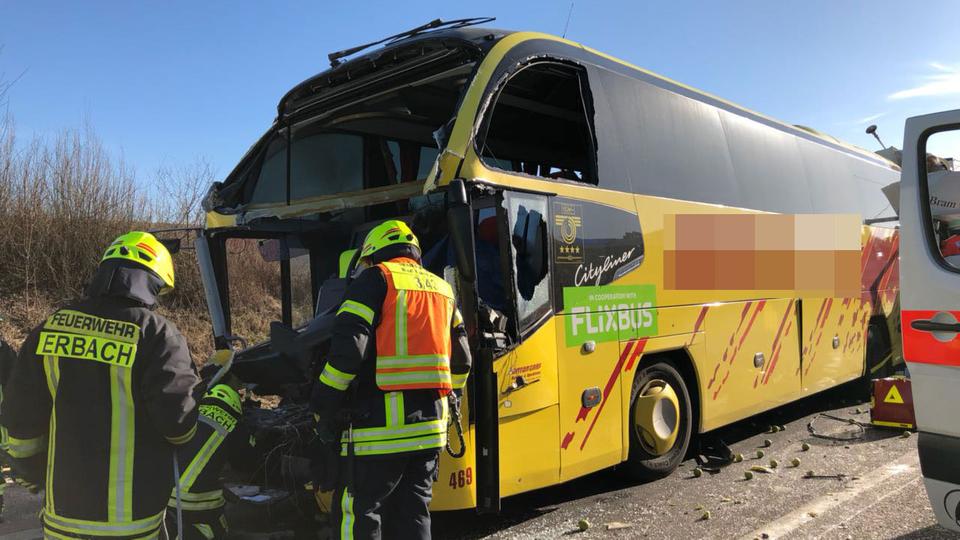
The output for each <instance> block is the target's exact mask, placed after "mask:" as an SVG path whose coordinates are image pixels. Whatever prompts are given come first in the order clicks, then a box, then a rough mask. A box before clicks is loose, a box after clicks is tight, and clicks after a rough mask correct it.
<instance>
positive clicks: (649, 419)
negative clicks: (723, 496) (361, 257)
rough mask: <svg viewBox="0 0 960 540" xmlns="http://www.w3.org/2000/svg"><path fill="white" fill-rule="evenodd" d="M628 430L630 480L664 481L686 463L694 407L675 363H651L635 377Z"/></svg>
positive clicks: (627, 464)
mask: <svg viewBox="0 0 960 540" xmlns="http://www.w3.org/2000/svg"><path fill="white" fill-rule="evenodd" d="M627 429H629V431H630V453H629V456H628V458H627V462H626V467H625V468H626V471H627V473H628V474H629V476H630V477H632V478H634V479H636V480H655V479H658V478H663V477H666V476H669V475H670V473H672V472H673V471H674V470H675V469H676V468H677V466H678V465H680V462H681V461H683V458H684V456H685V455H686V453H687V448H688V447H689V446H690V437H691V433H692V430H693V406H692V401H691V399H690V392H689V391H688V390H687V385H686V383H685V382H684V380H683V376H681V375H680V372H679V371H677V369H676V368H675V367H674V365H673V364H672V363H671V362H669V361H659V362H656V363H653V364H650V365H648V366H646V367H644V368H643V369H641V370H640V371H639V372H638V373H637V375H636V377H634V380H633V388H632V391H631V392H630V409H629V416H628V418H627ZM668 434H669V435H668ZM671 435H672V436H671Z"/></svg>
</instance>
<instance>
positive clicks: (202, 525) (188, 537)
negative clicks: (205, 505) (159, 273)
mask: <svg viewBox="0 0 960 540" xmlns="http://www.w3.org/2000/svg"><path fill="white" fill-rule="evenodd" d="M182 514H183V538H182V539H178V538H177V510H176V509H175V508H167V515H166V516H165V518H164V521H165V526H166V529H167V538H171V539H173V540H221V539H223V538H226V537H227V532H228V528H227V518H226V516H224V515H223V513H222V512H212V511H207V512H188V511H184V512H182Z"/></svg>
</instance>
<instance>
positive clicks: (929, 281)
mask: <svg viewBox="0 0 960 540" xmlns="http://www.w3.org/2000/svg"><path fill="white" fill-rule="evenodd" d="M953 158H960V110H954V111H947V112H941V113H936V114H930V115H926V116H918V117H914V118H910V119H908V120H907V122H906V127H905V130H904V136H903V172H902V178H901V185H900V223H901V226H902V228H903V230H902V231H901V237H900V238H901V257H900V268H901V270H900V294H901V305H902V324H903V326H902V328H903V348H904V358H905V359H906V361H907V369H908V370H909V375H910V379H911V381H912V384H913V403H914V408H915V410H916V417H917V428H918V430H919V432H920V436H919V438H918V439H919V440H918V446H919V454H920V467H921V469H922V471H923V477H924V484H925V485H926V488H927V494H928V495H929V497H930V505H931V506H932V507H933V511H934V513H936V515H937V520H938V521H939V522H940V524H941V525H943V526H944V527H947V528H949V529H953V530H955V531H960V467H957V465H956V464H957V457H958V456H960V415H958V414H957V411H958V410H960V392H958V389H960V167H958V162H957V161H956V159H953Z"/></svg>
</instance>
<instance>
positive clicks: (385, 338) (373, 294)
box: [312, 257, 471, 456]
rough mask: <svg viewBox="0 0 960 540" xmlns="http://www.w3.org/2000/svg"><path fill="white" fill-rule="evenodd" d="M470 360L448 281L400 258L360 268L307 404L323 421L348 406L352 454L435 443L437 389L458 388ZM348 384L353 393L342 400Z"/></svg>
mask: <svg viewBox="0 0 960 540" xmlns="http://www.w3.org/2000/svg"><path fill="white" fill-rule="evenodd" d="M470 363H471V359H470V349H469V345H468V343H467V336H466V331H465V329H464V327H463V320H462V318H461V317H460V314H459V311H458V310H457V309H456V305H455V301H454V295H453V291H452V288H451V287H450V285H449V284H447V283H446V282H445V281H444V280H443V279H442V278H440V277H438V276H436V275H434V274H432V273H430V272H428V271H427V270H425V269H424V268H422V267H421V266H420V265H419V264H418V263H417V262H416V261H414V260H413V259H409V258H405V257H398V258H395V259H392V260H390V261H387V262H384V263H381V264H378V265H376V266H374V267H371V268H368V269H366V270H364V271H363V272H362V273H361V274H360V275H359V276H358V277H357V278H356V279H355V280H354V281H353V282H351V284H350V286H349V288H348V289H347V292H346V297H345V300H344V301H343V303H342V305H341V306H340V309H339V310H338V312H337V321H336V324H335V325H334V330H333V340H332V342H331V346H330V352H329V356H328V358H327V361H326V364H325V366H324V368H323V371H322V372H321V374H320V378H319V384H317V385H315V387H314V388H315V389H314V394H313V400H312V401H313V409H314V412H315V413H316V414H317V415H318V416H319V417H320V418H321V421H323V420H324V419H334V418H336V417H337V413H338V412H339V411H340V410H341V409H342V408H344V407H349V408H350V410H351V417H352V425H353V430H352V434H353V451H354V453H355V455H357V456H376V455H390V454H396V453H401V452H415V451H422V450H433V449H436V448H441V447H443V445H444V444H445V443H446V436H447V422H448V414H447V413H448V411H447V402H446V399H444V397H443V396H445V395H446V394H447V393H449V392H450V391H451V390H452V389H461V388H463V387H464V385H465V384H466V381H467V376H468V374H469V372H470ZM351 385H354V386H355V387H356V392H355V398H354V399H353V400H352V403H347V399H346V393H347V389H348V388H350V387H351ZM346 437H347V436H346V434H345V435H344V439H343V443H344V444H343V447H342V453H343V454H346V453H347V444H346V443H347V438H346Z"/></svg>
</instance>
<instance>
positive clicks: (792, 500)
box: [0, 386, 960, 540]
mask: <svg viewBox="0 0 960 540" xmlns="http://www.w3.org/2000/svg"><path fill="white" fill-rule="evenodd" d="M855 394H856V387H854V386H846V387H842V388H839V389H836V390H833V391H830V392H828V393H826V394H821V395H819V396H814V397H813V398H809V399H807V400H804V401H801V402H799V403H796V404H793V405H790V406H788V407H785V408H781V409H779V410H777V411H773V412H770V413H766V414H763V415H761V416H759V417H756V418H753V419H751V420H748V421H744V422H740V423H738V424H736V425H734V426H731V427H729V428H725V429H722V430H720V431H719V432H717V433H714V434H712V435H711V436H710V437H706V438H705V440H704V442H705V443H711V442H714V441H716V440H717V439H722V440H723V441H724V442H726V443H727V444H729V445H730V447H731V448H732V449H733V451H734V452H737V453H741V454H743V455H744V457H745V459H744V461H743V462H741V463H734V464H731V465H729V466H727V467H724V468H721V469H720V470H719V472H716V473H709V472H706V473H704V474H703V475H702V476H701V477H699V478H698V477H694V476H693V474H692V471H693V469H694V468H695V467H696V465H697V464H696V461H695V459H694V456H693V455H691V456H690V459H688V460H687V461H685V462H684V463H683V464H682V466H681V467H680V469H679V470H678V471H677V472H676V473H674V474H673V475H672V476H670V477H669V478H666V479H663V480H659V481H656V482H650V483H647V484H636V483H632V482H629V481H627V480H624V478H623V477H622V475H620V474H619V473H618V471H617V470H616V469H612V470H609V471H603V472H601V473H597V474H594V475H590V476H587V477H584V478H581V479H578V480H575V481H572V482H569V483H567V484H564V485H561V486H557V487H554V488H550V489H544V490H539V491H536V492H533V493H528V494H524V495H519V496H516V497H511V498H508V499H504V501H503V503H502V511H501V513H500V514H499V515H498V516H495V517H494V516H477V515H476V514H475V513H474V512H470V511H464V512H447V513H441V514H437V515H435V516H434V528H433V529H434V536H435V537H436V538H438V539H464V538H531V539H533V538H569V537H573V538H584V539H586V538H646V537H649V538H746V539H752V538H814V537H815V538H839V539H844V538H857V539H859V538H908V539H928V538H960V536H956V535H954V534H953V533H951V532H949V531H947V530H945V529H943V528H941V527H939V526H938V525H937V524H936V521H935V519H934V517H933V512H932V511H931V509H930V504H929V502H928V501H927V497H926V492H925V491H924V489H923V483H922V481H921V478H920V469H919V464H918V463H917V453H916V437H915V436H911V437H909V438H902V437H901V436H900V432H898V431H887V430H881V429H875V428H870V427H867V428H866V429H865V431H864V432H863V433H862V436H860V437H859V438H857V439H854V440H849V441H832V440H827V439H822V438H818V437H814V436H813V435H811V433H810V432H809V431H808V428H807V426H808V423H809V422H811V421H813V422H814V427H815V429H816V430H817V431H818V432H820V433H824V434H831V435H835V436H840V437H847V436H855V435H857V434H859V433H860V430H859V428H857V427H856V426H855V425H852V424H849V423H846V422H841V421H835V420H831V419H828V418H825V417H822V416H818V415H819V413H822V412H827V413H830V414H833V415H836V416H838V417H841V418H854V419H856V420H859V421H863V422H866V421H867V420H868V419H869V418H868V417H869V415H868V414H867V413H866V410H867V405H865V404H863V403H861V402H860V401H859V400H857V399H855V398H854V396H855ZM858 408H859V409H860V410H861V411H862V412H860V413H857V412H856V411H857V409H858ZM771 425H784V426H785V427H786V429H785V430H784V431H782V432H777V433H767V431H768V428H769V426H771ZM764 439H769V440H770V441H771V443H772V444H771V446H770V447H764V445H763V441H764ZM803 443H807V444H809V445H810V450H808V451H803V450H802V449H801V445H802V444H803ZM758 449H761V450H763V452H764V454H765V455H764V457H763V458H762V459H758V458H756V457H755V456H756V451H757V450H758ZM691 454H692V453H691ZM793 458H799V459H800V460H801V463H800V466H798V467H792V466H790V461H791V460H792V459H793ZM771 459H776V460H778V462H779V466H778V467H777V468H776V469H772V471H773V472H769V473H767V472H755V473H754V478H753V479H751V480H746V479H745V478H744V472H745V471H747V470H749V469H750V467H752V466H756V465H763V466H768V467H769V461H770V460H771ZM807 471H813V472H815V473H816V474H817V475H822V477H816V478H805V477H804V476H805V475H806V473H807ZM829 475H842V476H835V477H829ZM38 508H39V500H38V498H37V496H35V495H29V494H26V493H24V492H23V491H22V490H20V489H17V488H15V487H13V486H11V487H10V488H9V489H8V491H7V507H6V510H5V512H4V517H5V518H6V522H5V523H3V524H0V538H4V539H11V540H25V539H32V538H39V531H38V523H37V519H36V512H37V510H38ZM707 511H709V513H710V516H709V519H704V515H705V513H706V512H707ZM581 519H586V520H587V521H588V522H589V524H590V525H589V528H588V529H587V530H586V531H582V532H581V531H580V530H579V529H578V522H579V521H580V520H581ZM321 536H323V535H322V533H321Z"/></svg>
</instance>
